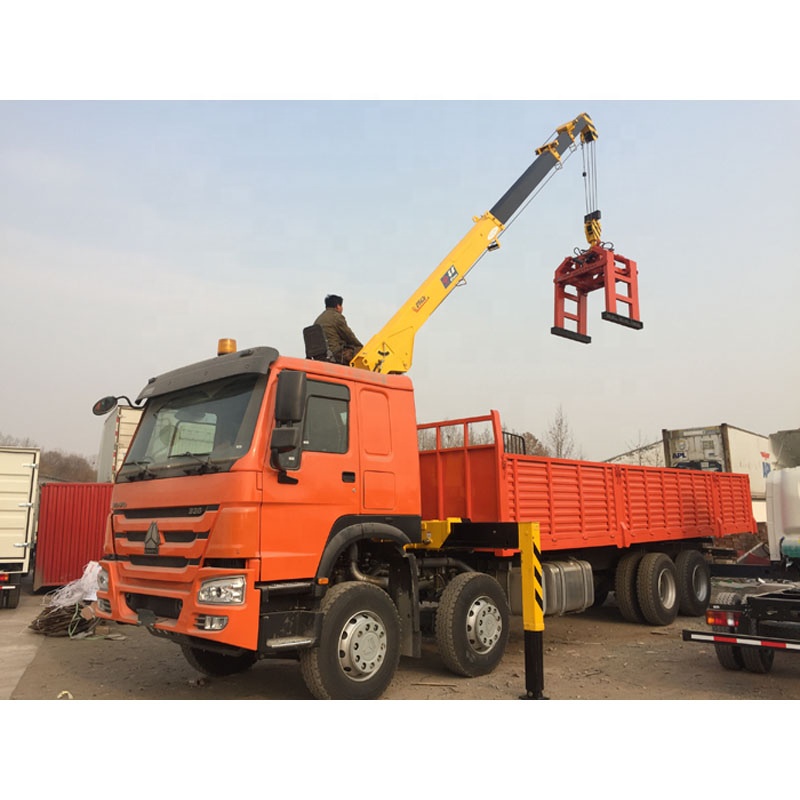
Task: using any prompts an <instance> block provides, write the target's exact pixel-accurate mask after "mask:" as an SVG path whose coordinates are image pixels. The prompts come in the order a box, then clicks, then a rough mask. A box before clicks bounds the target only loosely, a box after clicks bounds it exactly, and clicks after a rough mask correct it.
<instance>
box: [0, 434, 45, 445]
mask: <svg viewBox="0 0 800 800" xmlns="http://www.w3.org/2000/svg"><path fill="white" fill-rule="evenodd" d="M0 445H5V446H7V447H36V446H37V445H36V444H34V442H33V441H31V440H30V439H18V438H17V437H15V436H9V435H8V434H7V433H0Z"/></svg>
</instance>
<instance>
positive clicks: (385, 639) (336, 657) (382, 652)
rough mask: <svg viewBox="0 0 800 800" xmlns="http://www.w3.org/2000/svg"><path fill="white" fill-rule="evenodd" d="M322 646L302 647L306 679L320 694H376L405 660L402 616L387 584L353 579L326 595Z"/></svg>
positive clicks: (328, 696)
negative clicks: (401, 651)
mask: <svg viewBox="0 0 800 800" xmlns="http://www.w3.org/2000/svg"><path fill="white" fill-rule="evenodd" d="M321 612H322V633H321V635H320V640H319V646H318V647H314V648H311V649H310V650H302V651H301V652H300V668H301V670H302V673H303V680H304V681H305V683H306V686H307V687H308V690H309V691H310V692H311V694H312V695H314V697H316V698H317V699H318V700H374V699H375V698H377V697H380V696H381V695H382V694H383V693H384V691H386V689H387V688H388V686H389V684H390V683H391V682H392V678H393V677H394V673H395V671H396V670H397V664H398V662H399V660H400V616H399V615H398V613H397V609H396V608H395V605H394V603H393V602H392V600H391V598H390V597H389V595H388V594H386V592H384V591H383V589H380V588H378V587H377V586H374V585H372V584H369V583H359V582H357V581H349V582H347V583H339V584H337V585H336V586H333V587H332V588H331V589H329V590H328V592H327V593H326V595H325V597H324V598H323V600H322V606H321Z"/></svg>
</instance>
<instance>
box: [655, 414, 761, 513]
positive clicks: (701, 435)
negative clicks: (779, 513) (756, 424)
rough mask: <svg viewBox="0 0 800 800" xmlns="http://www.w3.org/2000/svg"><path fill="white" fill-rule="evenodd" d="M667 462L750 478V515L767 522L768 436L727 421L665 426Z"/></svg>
mask: <svg viewBox="0 0 800 800" xmlns="http://www.w3.org/2000/svg"><path fill="white" fill-rule="evenodd" d="M662 433H663V441H664V458H665V460H666V465H667V466H669V467H676V468H678V469H693V470H702V471H704V472H736V473H740V474H744V475H747V476H748V478H749V479H750V493H751V499H752V508H753V516H754V517H755V519H756V521H757V522H759V523H762V525H763V524H766V520H767V511H766V498H767V484H766V479H767V475H769V473H770V470H771V469H772V465H771V450H770V440H769V437H768V436H762V435H761V434H758V433H752V432H751V431H746V430H744V429H742V428H737V427H735V426H733V425H728V424H727V423H724V422H723V423H722V424H721V425H712V426H709V427H705V428H681V429H676V430H666V429H665V430H664V431H663V432H662Z"/></svg>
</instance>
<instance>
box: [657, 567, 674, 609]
mask: <svg viewBox="0 0 800 800" xmlns="http://www.w3.org/2000/svg"><path fill="white" fill-rule="evenodd" d="M658 596H659V598H660V600H661V604H662V605H663V606H664V608H672V607H673V606H674V605H675V603H676V602H677V599H678V586H677V584H676V582H675V577H674V576H673V575H672V573H671V572H670V571H669V570H666V569H665V570H662V571H661V574H660V575H659V576H658Z"/></svg>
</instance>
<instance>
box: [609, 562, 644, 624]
mask: <svg viewBox="0 0 800 800" xmlns="http://www.w3.org/2000/svg"><path fill="white" fill-rule="evenodd" d="M643 556H644V553H641V552H633V553H626V554H625V555H624V556H623V557H622V558H621V559H620V560H619V563H618V564H617V570H616V574H615V575H614V594H615V595H616V598H617V605H618V606H619V610H620V613H621V614H622V616H623V618H624V619H626V620H627V621H628V622H644V616H643V615H642V609H641V606H640V605H639V599H638V598H637V596H636V573H637V571H638V569H639V564H640V562H641V560H642V557H643Z"/></svg>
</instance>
